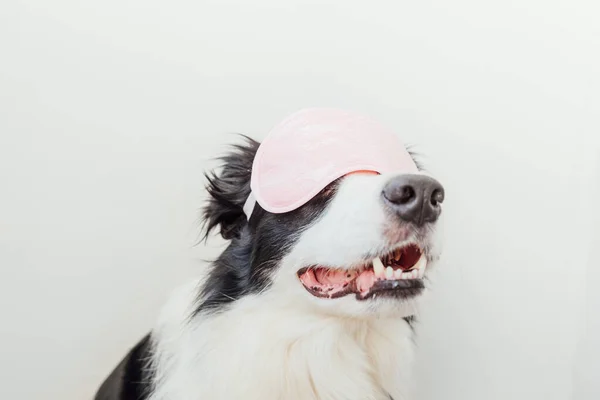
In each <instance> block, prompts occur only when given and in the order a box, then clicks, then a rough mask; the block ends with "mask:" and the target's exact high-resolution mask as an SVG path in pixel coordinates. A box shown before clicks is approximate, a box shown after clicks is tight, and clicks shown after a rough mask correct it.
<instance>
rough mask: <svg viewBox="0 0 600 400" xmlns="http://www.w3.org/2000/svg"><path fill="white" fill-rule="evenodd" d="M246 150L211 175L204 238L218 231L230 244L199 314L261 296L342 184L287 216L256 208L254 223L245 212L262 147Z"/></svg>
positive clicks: (214, 266) (204, 290)
mask: <svg viewBox="0 0 600 400" xmlns="http://www.w3.org/2000/svg"><path fill="white" fill-rule="evenodd" d="M247 140H248V141H247V144H246V145H239V146H235V148H234V151H233V152H231V153H230V154H228V155H226V156H225V157H222V158H221V160H222V161H224V165H223V170H222V172H221V173H220V174H216V173H214V172H212V173H211V174H210V175H208V179H209V185H208V191H209V194H210V196H211V198H210V200H209V203H208V205H207V206H206V208H205V209H204V219H205V221H206V232H205V237H207V236H208V235H209V233H210V232H211V230H213V229H215V228H217V227H219V228H220V233H221V235H222V236H223V237H224V238H225V239H230V240H231V243H230V244H229V246H228V247H227V249H226V250H225V251H224V252H223V253H222V254H221V256H220V257H219V258H218V259H217V260H216V261H214V262H213V264H212V270H211V272H210V273H209V276H208V278H207V281H206V282H205V284H204V285H203V287H202V289H201V291H200V294H199V299H198V300H199V301H198V304H199V306H198V307H197V308H196V311H195V313H194V315H195V314H197V313H198V312H201V311H214V310H217V309H219V308H221V307H223V306H226V305H227V304H230V303H231V302H232V301H235V300H237V299H239V298H240V297H242V296H244V295H247V294H251V293H258V292H260V291H261V290H263V289H265V288H266V287H268V286H269V284H270V283H271V276H272V274H273V270H274V269H275V268H277V267H278V265H279V262H280V261H281V259H282V258H283V257H284V256H285V255H286V254H287V253H288V251H289V250H290V249H291V247H292V245H293V244H294V243H295V242H296V241H297V240H298V237H299V235H300V233H301V232H302V231H303V230H304V229H306V228H307V227H308V226H310V225H311V223H313V222H314V221H315V220H316V219H317V218H318V217H319V216H320V215H321V214H322V212H323V211H324V210H325V209H326V207H327V205H328V203H329V200H330V199H331V198H332V196H333V194H334V192H335V189H336V187H337V183H333V184H331V185H329V186H328V187H327V188H326V189H324V190H323V191H322V192H321V193H320V194H318V195H317V196H315V197H314V198H313V199H312V200H311V201H309V202H308V203H307V204H305V205H304V206H302V207H300V208H298V209H296V210H293V211H290V212H288V213H283V214H271V213H269V212H266V211H265V210H263V209H262V208H261V207H260V206H259V205H258V204H256V206H255V208H254V211H253V213H252V217H251V218H250V222H248V221H247V219H246V216H245V214H244V212H243V206H244V203H245V201H246V198H247V197H248V195H249V194H250V171H251V168H252V162H253V160H254V155H255V154H256V150H257V148H258V143H257V142H255V141H253V140H252V139H247Z"/></svg>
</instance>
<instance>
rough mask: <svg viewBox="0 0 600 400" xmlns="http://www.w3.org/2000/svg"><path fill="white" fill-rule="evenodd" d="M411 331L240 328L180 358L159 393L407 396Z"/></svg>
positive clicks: (183, 397) (334, 399)
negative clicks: (298, 332) (298, 333)
mask: <svg viewBox="0 0 600 400" xmlns="http://www.w3.org/2000/svg"><path fill="white" fill-rule="evenodd" d="M247 328H249V327H247ZM349 329H355V330H353V331H352V330H349ZM409 331H410V330H407V329H406V326H405V323H404V322H403V321H387V322H385V323H383V322H382V323H376V324H375V325H369V326H364V327H348V326H343V325H342V326H336V325H331V326H325V327H324V328H323V329H321V330H320V331H318V332H313V333H312V334H310V335H307V336H303V337H300V338H291V337H286V335H285V332H282V331H278V330H277V329H273V330H272V331H271V334H269V330H260V331H256V330H252V329H242V330H236V332H243V334H241V335H236V337H232V336H228V337H221V338H220V339H221V340H220V341H219V345H218V346H216V347H214V346H211V350H210V351H205V352H204V351H203V352H202V353H203V356H202V357H201V358H195V357H185V358H187V361H185V360H184V364H187V366H185V365H181V364H180V365H178V366H174V367H176V368H174V369H173V370H172V371H171V373H168V374H169V375H170V377H169V378H168V379H167V380H166V381H165V382H164V384H165V386H164V387H163V388H162V389H164V391H161V390H159V392H163V393H165V395H166V396H165V397H159V396H156V397H155V398H153V399H152V400H171V399H177V400H188V399H189V400H204V399H249V400H265V399H282V400H284V399H285V400H342V399H343V400H389V399H390V397H391V398H394V399H396V400H399V399H405V398H406V396H407V392H408V390H409V388H408V387H407V383H408V382H409V379H408V373H409V371H410V363H411V360H412V350H413V346H412V340H411V338H410V337H409V336H407V335H406V334H407V333H408V332H409ZM175 393H176V395H174V396H172V395H173V394H175Z"/></svg>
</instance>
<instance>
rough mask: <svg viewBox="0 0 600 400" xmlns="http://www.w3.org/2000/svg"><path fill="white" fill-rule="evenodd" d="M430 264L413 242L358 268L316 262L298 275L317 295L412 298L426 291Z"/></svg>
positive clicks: (308, 288)
mask: <svg viewBox="0 0 600 400" xmlns="http://www.w3.org/2000/svg"><path fill="white" fill-rule="evenodd" d="M426 267H427V257H426V255H425V254H424V253H423V251H422V250H421V249H420V248H419V247H418V246H416V245H412V244H411V245H407V246H404V247H402V248H399V249H396V250H394V251H392V252H391V253H388V254H386V255H385V256H382V257H376V258H375V259H373V260H372V261H371V262H370V263H368V264H366V265H363V266H360V267H357V268H353V269H343V268H329V267H322V266H312V267H308V268H302V269H301V270H300V271H298V277H299V278H300V281H301V282H302V284H303V285H304V287H305V288H306V290H308V291H309V292H310V293H311V294H312V295H313V296H316V297H322V298H329V299H334V298H338V297H342V296H346V295H348V294H351V293H355V294H356V298H357V299H358V300H365V299H368V298H371V297H373V296H374V295H375V294H381V295H387V296H391V297H397V298H403V299H408V298H411V297H414V296H417V295H419V294H420V293H421V292H422V291H423V289H424V287H425V286H424V284H423V276H424V275H425V268H426Z"/></svg>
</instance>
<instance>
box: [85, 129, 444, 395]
mask: <svg viewBox="0 0 600 400" xmlns="http://www.w3.org/2000/svg"><path fill="white" fill-rule="evenodd" d="M257 148H258V143H257V142H255V141H254V140H252V139H249V138H246V142H245V143H244V144H242V145H238V146H234V148H233V151H232V152H231V153H230V154H228V155H226V156H225V157H224V158H222V161H223V168H222V170H221V171H220V172H219V173H216V172H213V173H211V174H208V175H207V178H208V186H207V189H208V192H209V194H210V199H209V201H208V203H207V205H206V207H205V209H204V220H205V223H206V225H205V228H206V235H207V236H208V235H209V234H210V233H211V232H212V231H218V232H219V233H220V234H221V235H222V236H223V237H224V238H225V239H227V240H230V243H229V245H228V247H227V248H226V249H225V251H224V252H223V253H222V254H221V255H220V256H219V258H218V259H217V260H216V261H215V262H214V263H212V265H211V268H210V270H209V273H208V276H207V277H206V278H205V279H202V280H198V281H195V282H191V283H190V284H187V285H185V286H184V287H182V288H180V289H178V290H177V291H175V293H174V294H173V295H172V296H171V298H170V299H169V301H168V302H167V304H166V305H165V307H164V308H163V310H162V312H161V313H160V317H159V320H158V322H157V325H156V326H155V328H154V329H153V330H152V332H151V335H150V338H149V339H147V342H143V346H141V347H140V346H138V349H141V350H139V351H134V352H132V353H130V354H129V355H128V356H127V357H126V359H125V360H124V361H123V362H122V363H121V365H119V367H117V369H116V371H115V372H113V374H112V375H111V377H112V378H111V377H109V379H108V380H107V383H105V385H104V387H105V389H104V391H102V389H101V391H100V392H99V394H98V397H97V399H98V400H99V399H102V400H133V399H135V400H200V399H211V400H213V399H214V400H230V399H252V400H259V399H260V400H265V399H285V400H296V399H297V400H310V399H312V400H342V399H343V400H389V399H390V398H393V399H395V400H400V399H407V398H409V396H410V391H411V386H410V382H411V379H410V372H411V360H412V357H413V343H414V341H413V337H412V336H413V329H412V323H413V319H414V315H415V314H416V313H417V310H418V303H419V299H420V298H421V297H422V296H415V297H410V298H401V297H398V296H397V295H395V294H393V293H392V292H389V293H388V292H383V293H381V294H378V296H377V297H376V296H373V297H372V298H369V299H368V300H358V299H357V298H356V297H355V296H354V295H347V296H344V297H341V298H337V299H323V298H318V297H315V296H313V295H311V294H310V293H309V292H308V291H307V290H306V289H305V288H304V287H303V286H302V284H301V283H300V280H299V279H298V271H299V270H301V269H302V268H304V267H307V266H313V265H319V266H327V267H335V268H343V269H348V270H350V269H352V268H355V267H356V266H357V265H360V264H362V263H365V262H368V261H369V260H370V259H372V258H373V257H376V256H378V255H381V254H384V253H387V252H390V251H392V250H394V249H396V248H398V247H399V246H403V245H405V244H408V243H416V244H418V245H419V246H420V248H421V249H423V254H424V256H426V257H427V260H428V262H429V266H428V268H427V270H428V271H429V270H431V268H432V267H433V266H434V264H435V261H436V260H437V259H438V257H439V246H438V243H439V242H438V241H437V240H436V238H437V235H436V231H437V229H436V226H437V223H427V224H424V225H423V226H414V225H412V224H408V223H405V222H403V221H402V220H401V219H400V218H398V215H397V214H396V213H395V211H394V209H393V208H392V207H390V206H389V204H386V203H385V201H383V200H382V196H381V193H382V189H383V187H384V186H385V185H386V184H387V182H389V181H390V179H391V178H392V177H393V176H389V175H388V176H385V175H363V174H355V175H350V176H346V177H344V178H341V179H340V180H338V181H336V182H333V183H332V184H331V185H330V186H328V187H327V188H326V189H325V190H323V191H322V192H321V193H320V194H319V195H317V196H316V197H315V198H313V199H312V200H311V201H310V202H308V203H307V204H306V205H304V206H302V207H300V208H299V209H297V210H294V211H292V212H289V213H285V214H278V215H275V214H270V213H268V212H266V211H264V210H263V209H261V208H260V206H258V205H257V206H256V207H255V209H254V212H253V214H252V216H251V218H250V220H249V221H248V220H247V219H246V217H245V215H244V213H243V210H242V207H243V204H244V202H245V200H246V197H247V196H248V194H249V192H250V188H249V180H250V171H251V166H252V160H253V157H254V154H255V152H256V150H257ZM142 360H148V361H149V370H147V371H146V370H144V371H145V372H144V371H141V370H140V368H141V367H142V366H143V365H144V364H143V362H141V361H142ZM136 370H137V372H136ZM136 377H137V379H141V380H142V382H141V386H136V387H135V389H136V390H135V391H133V392H132V391H131V390H129V391H128V390H127V388H128V387H130V386H131V379H135V378H136Z"/></svg>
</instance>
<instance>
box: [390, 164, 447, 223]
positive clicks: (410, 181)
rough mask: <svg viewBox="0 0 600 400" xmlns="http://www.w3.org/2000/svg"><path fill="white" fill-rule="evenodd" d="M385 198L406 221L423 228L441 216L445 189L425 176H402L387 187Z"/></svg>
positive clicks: (394, 179) (391, 181)
mask: <svg viewBox="0 0 600 400" xmlns="http://www.w3.org/2000/svg"><path fill="white" fill-rule="evenodd" d="M383 198H384V199H385V201H386V202H387V203H388V204H389V205H390V206H391V207H392V209H393V210H394V211H395V212H396V213H397V214H398V216H399V217H400V218H402V219H403V220H404V221H406V222H412V223H414V224H415V225H418V226H422V225H423V224H425V223H426V222H435V221H436V220H437V219H438V217H439V216H440V213H441V212H442V209H441V207H440V204H441V203H442V202H443V201H444V188H443V187H442V185H441V184H440V183H439V182H438V181H436V180H435V179H433V178H430V177H428V176H425V175H400V176H397V177H395V178H392V179H391V180H390V181H389V182H388V183H387V184H386V185H385V187H384V188H383Z"/></svg>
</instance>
